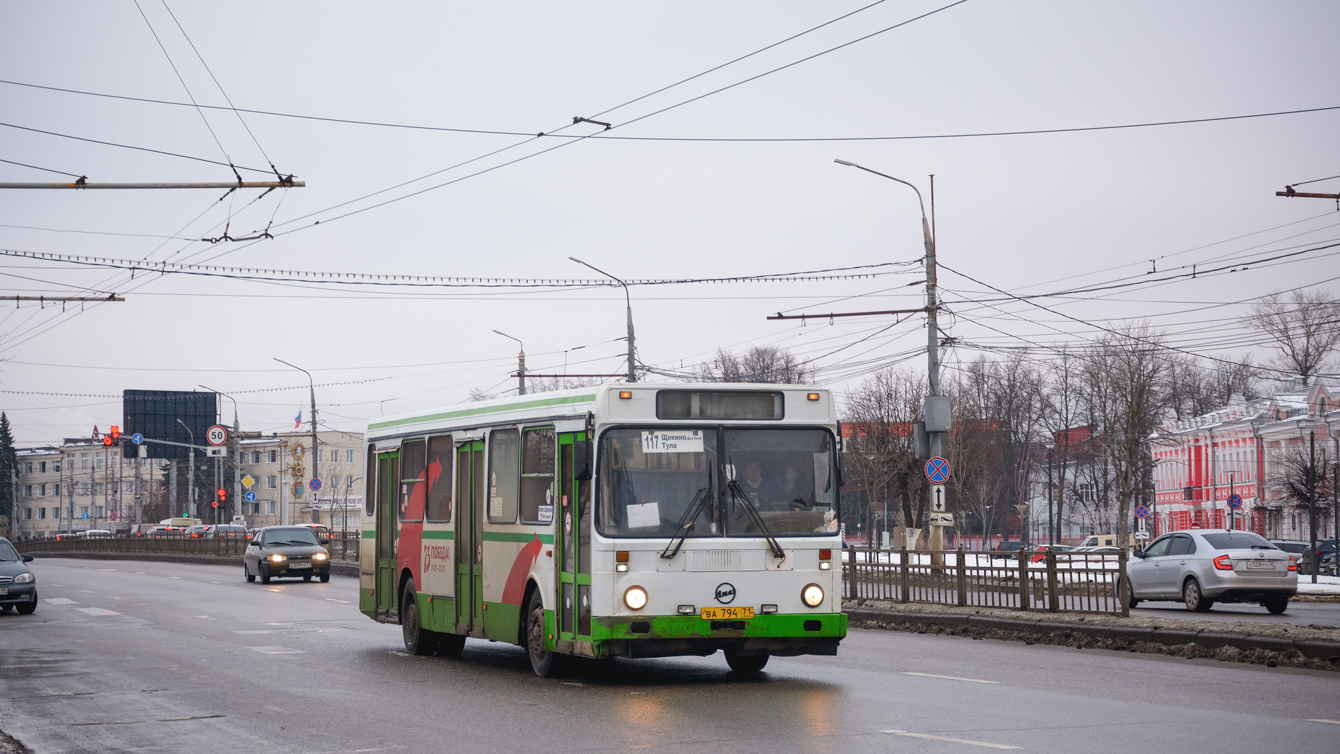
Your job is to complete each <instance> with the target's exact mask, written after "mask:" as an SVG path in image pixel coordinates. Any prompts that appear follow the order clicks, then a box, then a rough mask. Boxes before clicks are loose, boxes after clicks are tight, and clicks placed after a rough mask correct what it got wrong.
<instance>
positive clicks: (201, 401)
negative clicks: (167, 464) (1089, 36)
mask: <svg viewBox="0 0 1340 754" xmlns="http://www.w3.org/2000/svg"><path fill="white" fill-rule="evenodd" d="M218 413H219V396H218V393H200V392H195V391H184V390H126V391H124V393H122V411H121V439H122V443H123V445H124V446H125V448H124V450H123V451H122V452H123V454H124V455H125V456H126V457H128V458H134V457H135V456H136V455H137V453H138V450H137V449H136V448H135V446H134V445H133V444H132V443H131V442H130V441H129V438H130V437H131V436H132V435H135V434H137V433H138V434H141V435H144V438H145V442H144V444H143V445H142V446H141V447H145V448H148V457H149V458H190V455H191V451H190V448H185V447H182V446H181V445H164V444H163V443H161V442H150V440H165V441H167V442H176V443H182V444H183V445H187V444H190V443H191V440H192V434H194V439H195V444H196V445H199V446H205V445H206V444H207V443H206V441H205V433H206V432H208V431H209V428H210V426H211V425H213V424H214V423H215V419H217V418H218ZM179 419H180V420H181V421H180V422H178V420H179ZM182 424H185V425H186V426H185V427H183V426H182ZM188 429H189V431H188ZM203 456H204V453H202V452H200V451H196V457H197V458H201V457H203Z"/></svg>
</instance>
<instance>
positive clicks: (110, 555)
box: [24, 552, 358, 578]
mask: <svg viewBox="0 0 1340 754" xmlns="http://www.w3.org/2000/svg"><path fill="white" fill-rule="evenodd" d="M24 554H25V555H33V556H34V559H38V558H75V559H78V558H85V559H88V560H143V561H148V562H157V563H188V564H191V565H229V566H237V565H241V562H240V561H241V558H225V557H219V556H215V555H174V554H172V553H145V552H136V553H120V552H61V553H53V554H50V555H48V554H45V553H41V552H30V553H24ZM330 575H332V576H353V577H355V578H357V577H358V563H349V562H341V561H337V560H335V561H331V563H330Z"/></svg>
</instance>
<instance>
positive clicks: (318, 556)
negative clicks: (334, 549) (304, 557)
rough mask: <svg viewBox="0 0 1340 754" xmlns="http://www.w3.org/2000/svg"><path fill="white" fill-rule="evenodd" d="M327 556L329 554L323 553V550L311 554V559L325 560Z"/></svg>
mask: <svg viewBox="0 0 1340 754" xmlns="http://www.w3.org/2000/svg"><path fill="white" fill-rule="evenodd" d="M328 557H330V556H329V555H327V554H325V553H324V552H318V553H316V554H315V555H313V556H312V560H325V559H326V558H328Z"/></svg>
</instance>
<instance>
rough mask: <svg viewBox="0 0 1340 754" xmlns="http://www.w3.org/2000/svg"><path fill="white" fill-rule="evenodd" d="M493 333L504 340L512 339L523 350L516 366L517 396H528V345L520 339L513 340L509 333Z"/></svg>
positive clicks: (517, 357)
mask: <svg viewBox="0 0 1340 754" xmlns="http://www.w3.org/2000/svg"><path fill="white" fill-rule="evenodd" d="M493 332H495V333H497V334H498V335H501V336H503V337H504V338H508V339H511V340H515V341H516V343H517V345H518V346H519V347H520V348H521V350H520V351H519V352H518V353H517V356H516V364H517V367H516V394H517V395H525V394H526V344H525V343H522V342H521V339H520V338H513V337H512V336H511V335H508V334H507V333H505V332H503V331H502V330H494V331H493Z"/></svg>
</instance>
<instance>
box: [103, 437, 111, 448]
mask: <svg viewBox="0 0 1340 754" xmlns="http://www.w3.org/2000/svg"><path fill="white" fill-rule="evenodd" d="M102 444H103V445H107V446H109V447H110V446H111V444H112V436H111V435H103V436H102Z"/></svg>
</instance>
